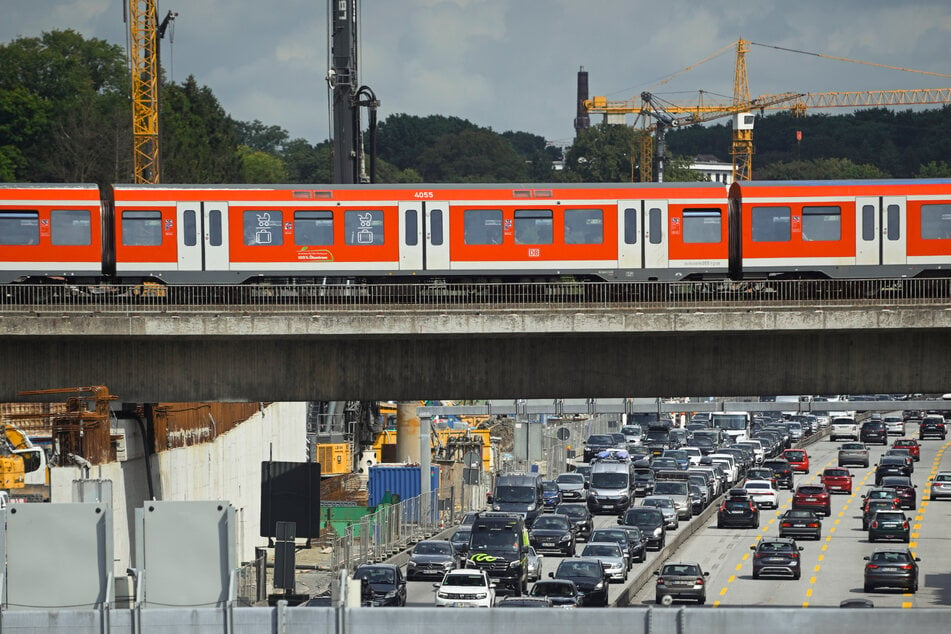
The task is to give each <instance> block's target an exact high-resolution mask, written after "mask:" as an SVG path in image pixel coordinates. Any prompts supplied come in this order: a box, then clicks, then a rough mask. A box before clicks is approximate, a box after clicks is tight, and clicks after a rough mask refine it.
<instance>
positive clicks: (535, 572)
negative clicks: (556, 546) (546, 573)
mask: <svg viewBox="0 0 951 634" xmlns="http://www.w3.org/2000/svg"><path fill="white" fill-rule="evenodd" d="M544 558H545V557H544V555H539V554H538V553H536V552H535V549H534V548H532V547H531V546H529V547H528V581H532V582H534V581H538V580H539V579H541V578H542V560H543V559H544Z"/></svg>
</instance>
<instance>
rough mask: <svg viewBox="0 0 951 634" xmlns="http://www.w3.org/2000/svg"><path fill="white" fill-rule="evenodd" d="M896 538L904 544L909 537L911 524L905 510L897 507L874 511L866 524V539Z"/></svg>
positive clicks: (872, 540)
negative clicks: (870, 519)
mask: <svg viewBox="0 0 951 634" xmlns="http://www.w3.org/2000/svg"><path fill="white" fill-rule="evenodd" d="M880 539H898V540H901V541H903V542H905V543H906V544H907V543H908V542H909V540H910V539H911V524H910V523H909V522H908V518H907V517H906V516H905V512H904V511H901V510H897V509H882V510H879V511H875V513H874V514H873V515H872V521H871V522H869V525H868V541H870V542H876V541H878V540H880Z"/></svg>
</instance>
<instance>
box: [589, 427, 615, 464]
mask: <svg viewBox="0 0 951 634" xmlns="http://www.w3.org/2000/svg"><path fill="white" fill-rule="evenodd" d="M616 446H617V443H615V442H614V438H613V437H612V436H611V435H610V434H591V435H590V436H588V439H587V440H586V441H584V462H591V459H592V458H594V457H595V456H597V455H598V454H599V453H601V452H602V451H604V450H605V449H614V448H615V447H616Z"/></svg>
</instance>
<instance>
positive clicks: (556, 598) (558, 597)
mask: <svg viewBox="0 0 951 634" xmlns="http://www.w3.org/2000/svg"><path fill="white" fill-rule="evenodd" d="M528 596H529V597H531V598H533V599H540V598H543V599H548V600H549V601H551V603H552V605H556V606H559V607H565V606H569V607H574V608H577V607H581V604H582V603H583V602H584V595H583V594H581V591H579V590H578V586H576V585H575V582H574V581H570V580H568V579H543V580H542V581H539V582H537V583H536V584H535V585H533V586H532V589H531V591H530V592H529V593H528Z"/></svg>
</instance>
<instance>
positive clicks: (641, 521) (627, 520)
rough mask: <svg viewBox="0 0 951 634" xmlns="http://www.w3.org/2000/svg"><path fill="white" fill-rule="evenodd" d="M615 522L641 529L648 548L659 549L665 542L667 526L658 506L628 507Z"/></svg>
mask: <svg viewBox="0 0 951 634" xmlns="http://www.w3.org/2000/svg"><path fill="white" fill-rule="evenodd" d="M617 523H618V524H623V525H624V526H636V527H638V528H639V529H641V532H642V533H643V534H644V535H645V536H646V537H647V546H648V547H649V548H653V549H654V550H660V549H661V548H663V547H664V546H665V545H666V544H667V526H666V524H665V522H664V514H663V513H662V512H661V510H660V509H658V508H653V507H649V506H637V507H634V508H629V509H628V510H627V511H625V512H624V516H623V517H621V518H619V519H618V521H617Z"/></svg>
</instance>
